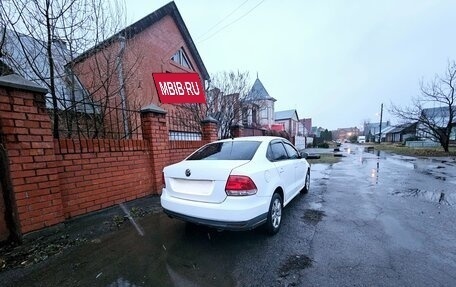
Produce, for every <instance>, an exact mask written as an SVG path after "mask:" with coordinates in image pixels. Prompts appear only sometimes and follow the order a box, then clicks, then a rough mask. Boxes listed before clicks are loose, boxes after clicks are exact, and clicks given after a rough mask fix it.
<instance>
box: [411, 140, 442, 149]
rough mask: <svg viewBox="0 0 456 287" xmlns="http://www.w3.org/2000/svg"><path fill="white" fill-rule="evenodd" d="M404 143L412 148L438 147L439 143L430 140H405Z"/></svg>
mask: <svg viewBox="0 0 456 287" xmlns="http://www.w3.org/2000/svg"><path fill="white" fill-rule="evenodd" d="M405 145H406V146H408V147H412V148H420V147H421V148H426V147H439V146H440V144H439V143H436V142H432V141H406V142H405Z"/></svg>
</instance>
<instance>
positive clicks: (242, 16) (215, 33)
mask: <svg viewBox="0 0 456 287" xmlns="http://www.w3.org/2000/svg"><path fill="white" fill-rule="evenodd" d="M264 1H266V0H262V1H261V2H259V3H258V4H257V5H255V6H253V8H252V9H250V10H249V11H247V12H246V13H245V14H243V15H241V16H240V17H239V18H237V19H236V20H234V21H233V22H231V23H229V24H227V25H225V26H223V27H222V28H220V29H218V30H217V31H215V32H214V33H213V34H211V35H210V36H209V37H207V38H205V39H203V40H201V41H199V42H198V43H202V42H204V41H207V40H209V39H210V38H212V37H214V36H215V35H217V34H218V33H219V32H221V31H222V30H224V29H225V28H227V27H229V26H231V25H233V24H234V23H236V22H237V21H239V20H241V19H242V18H244V17H245V16H247V15H248V14H250V12H252V11H253V10H254V9H255V8H257V7H258V6H260V5H261V4H262V3H263V2H264Z"/></svg>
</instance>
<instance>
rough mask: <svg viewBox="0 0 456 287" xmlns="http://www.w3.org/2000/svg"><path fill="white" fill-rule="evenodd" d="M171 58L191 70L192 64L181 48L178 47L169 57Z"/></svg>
mask: <svg viewBox="0 0 456 287" xmlns="http://www.w3.org/2000/svg"><path fill="white" fill-rule="evenodd" d="M171 60H172V61H174V62H176V63H178V64H179V65H181V66H184V67H186V68H188V69H190V70H193V67H192V64H190V61H189V60H188V57H187V55H186V54H185V52H184V49H183V48H180V49H179V50H178V51H177V52H176V54H174V55H173V56H172V57H171Z"/></svg>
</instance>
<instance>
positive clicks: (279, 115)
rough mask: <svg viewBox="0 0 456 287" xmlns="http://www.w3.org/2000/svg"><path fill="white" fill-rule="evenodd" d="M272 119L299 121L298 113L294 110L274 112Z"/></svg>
mask: <svg viewBox="0 0 456 287" xmlns="http://www.w3.org/2000/svg"><path fill="white" fill-rule="evenodd" d="M274 118H275V119H276V120H288V119H296V120H299V117H298V112H297V111H296V110H286V111H278V112H275V113H274Z"/></svg>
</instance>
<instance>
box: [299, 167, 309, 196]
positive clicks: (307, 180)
mask: <svg viewBox="0 0 456 287" xmlns="http://www.w3.org/2000/svg"><path fill="white" fill-rule="evenodd" d="M309 189H310V170H308V171H307V174H306V181H305V182H304V187H303V188H302V190H301V193H308V192H309Z"/></svg>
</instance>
